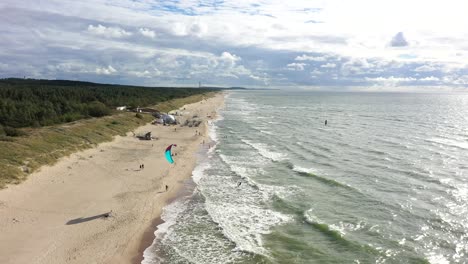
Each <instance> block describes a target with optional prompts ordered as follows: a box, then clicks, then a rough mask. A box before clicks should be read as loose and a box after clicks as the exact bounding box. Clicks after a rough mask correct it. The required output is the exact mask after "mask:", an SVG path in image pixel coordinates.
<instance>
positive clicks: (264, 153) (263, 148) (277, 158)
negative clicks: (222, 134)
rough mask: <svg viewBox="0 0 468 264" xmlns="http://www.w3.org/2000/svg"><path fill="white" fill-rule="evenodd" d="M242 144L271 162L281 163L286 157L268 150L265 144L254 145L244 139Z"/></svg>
mask: <svg viewBox="0 0 468 264" xmlns="http://www.w3.org/2000/svg"><path fill="white" fill-rule="evenodd" d="M242 142H244V143H245V144H247V145H249V146H251V147H252V148H254V149H256V150H257V151H258V152H259V153H260V155H262V156H263V157H265V158H267V159H271V160H273V161H281V160H284V159H285V157H286V155H285V154H283V153H279V152H274V151H272V150H271V149H269V148H268V145H267V144H263V143H254V142H251V141H249V140H246V139H242Z"/></svg>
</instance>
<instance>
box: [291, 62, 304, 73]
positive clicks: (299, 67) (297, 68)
mask: <svg viewBox="0 0 468 264" xmlns="http://www.w3.org/2000/svg"><path fill="white" fill-rule="evenodd" d="M306 65H307V64H306V63H296V62H294V63H289V64H288V65H286V67H287V68H288V69H289V70H293V71H303V70H304V66H306Z"/></svg>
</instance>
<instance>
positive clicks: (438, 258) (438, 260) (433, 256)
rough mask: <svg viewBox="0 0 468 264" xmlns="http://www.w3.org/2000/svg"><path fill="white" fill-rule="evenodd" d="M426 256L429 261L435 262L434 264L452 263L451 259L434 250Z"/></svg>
mask: <svg viewBox="0 0 468 264" xmlns="http://www.w3.org/2000/svg"><path fill="white" fill-rule="evenodd" d="M426 257H427V260H428V261H429V263H434V264H449V263H450V261H448V260H447V259H446V258H445V257H444V256H443V255H441V254H437V253H434V252H430V253H428V254H427V255H426Z"/></svg>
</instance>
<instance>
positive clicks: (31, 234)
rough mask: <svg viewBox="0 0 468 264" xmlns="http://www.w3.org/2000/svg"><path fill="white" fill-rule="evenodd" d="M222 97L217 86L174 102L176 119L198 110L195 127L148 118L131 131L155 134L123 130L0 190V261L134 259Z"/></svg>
mask: <svg viewBox="0 0 468 264" xmlns="http://www.w3.org/2000/svg"><path fill="white" fill-rule="evenodd" d="M223 102H224V95H223V94H221V93H219V94H217V95H216V96H215V97H213V98H209V99H207V100H205V101H203V102H198V103H195V104H190V105H186V106H184V107H182V108H181V109H180V112H182V113H183V115H182V116H181V117H178V118H179V120H180V121H181V123H183V121H185V119H187V118H192V117H193V116H194V115H198V116H199V118H201V120H203V122H202V124H201V125H200V126H199V127H187V126H184V127H181V126H179V125H177V126H162V125H151V124H148V125H145V126H142V127H140V128H138V129H137V130H135V131H134V132H135V133H136V134H142V133H145V132H148V131H151V132H152V135H153V136H154V137H155V138H157V139H155V140H139V139H138V138H136V137H134V136H133V134H132V133H128V134H127V136H125V137H116V138H115V139H114V140H113V141H112V142H108V143H103V144H100V145H99V146H98V147H96V148H93V149H89V150H86V151H82V152H78V153H75V154H73V155H71V156H69V157H65V158H62V159H61V160H60V161H59V162H58V163H56V164H55V165H54V166H50V167H43V168H41V170H40V171H38V172H36V173H34V174H32V175H30V176H29V178H28V180H26V181H25V182H24V183H22V184H19V185H12V186H9V187H8V188H7V189H4V190H0V234H1V235H0V263H3V264H7V263H132V262H138V261H139V260H141V255H142V250H144V248H143V247H142V245H145V243H148V241H146V242H145V241H144V240H145V239H146V240H148V239H149V238H150V237H151V236H149V235H152V232H153V231H154V229H155V226H154V221H156V220H157V218H158V217H159V216H160V214H161V210H162V208H163V207H164V205H166V203H167V202H168V201H170V200H171V199H172V198H173V197H174V196H175V195H176V194H177V192H178V190H179V189H180V187H181V186H182V183H183V181H184V180H185V179H187V178H189V177H190V176H191V173H192V170H193V168H194V167H195V165H196V159H197V157H196V153H197V151H198V150H199V149H200V148H208V147H209V146H208V141H209V139H208V135H207V130H208V122H209V120H210V119H214V118H215V115H216V110H217V109H218V108H220V107H222V105H223ZM183 108H185V110H183ZM196 131H198V132H200V133H201V135H198V134H197V133H196ZM203 142H205V144H203ZM170 144H177V147H175V148H174V152H175V156H174V160H175V164H169V163H168V162H167V161H166V160H165V157H164V150H165V148H166V147H167V146H168V145H170ZM141 164H144V168H143V169H140V165H141ZM166 185H167V186H168V187H169V189H168V191H167V192H166V190H165V186H166ZM106 216H108V217H106ZM142 242H143V244H142ZM149 243H151V241H149Z"/></svg>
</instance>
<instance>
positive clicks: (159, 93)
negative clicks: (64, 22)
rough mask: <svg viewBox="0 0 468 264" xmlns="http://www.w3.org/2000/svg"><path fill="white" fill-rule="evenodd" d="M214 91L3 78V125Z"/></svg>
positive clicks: (66, 118) (42, 122)
mask: <svg viewBox="0 0 468 264" xmlns="http://www.w3.org/2000/svg"><path fill="white" fill-rule="evenodd" d="M212 90H213V89H203V88H202V89H199V88H168V87H155V88H152V87H139V86H124V85H109V84H97V83H90V82H78V81H60V80H57V81H53V80H34V79H0V125H1V126H3V127H4V128H5V127H13V128H19V127H29V126H33V127H39V126H47V125H52V124H58V123H64V122H71V121H75V120H78V119H83V118H88V117H100V116H105V115H109V114H111V113H112V112H113V110H112V109H115V107H116V106H124V105H125V106H129V107H136V106H150V105H154V104H156V103H159V102H164V101H167V100H170V99H175V98H182V97H187V96H190V95H194V94H200V93H205V92H209V91H212Z"/></svg>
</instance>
